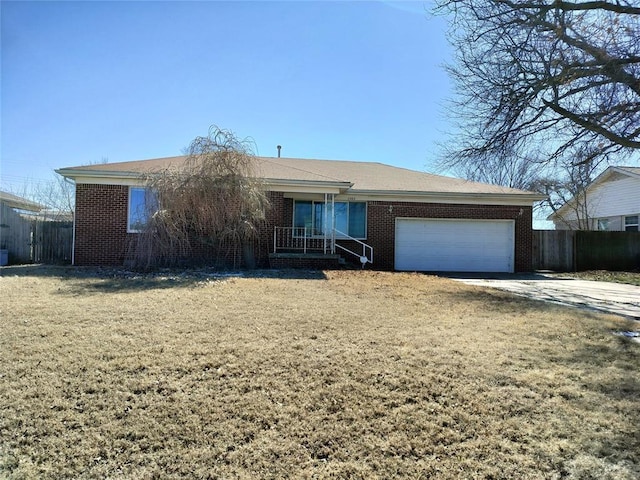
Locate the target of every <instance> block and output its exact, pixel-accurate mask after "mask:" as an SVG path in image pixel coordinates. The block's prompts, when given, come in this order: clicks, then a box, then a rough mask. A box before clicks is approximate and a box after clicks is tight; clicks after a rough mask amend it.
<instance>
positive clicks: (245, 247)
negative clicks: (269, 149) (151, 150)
mask: <svg viewBox="0 0 640 480" xmlns="http://www.w3.org/2000/svg"><path fill="white" fill-rule="evenodd" d="M254 168H255V156H254V154H253V153H252V150H251V148H250V144H249V142H248V141H246V140H239V139H238V138H237V137H236V136H235V135H234V134H233V133H232V132H230V131H228V130H222V129H220V128H218V127H215V126H212V127H211V128H210V129H209V134H208V135H207V136H205V137H197V138H196V139H195V140H193V142H191V145H190V146H189V148H188V155H187V160H186V162H185V164H184V165H180V166H178V167H176V168H170V169H166V170H164V171H159V172H153V173H151V174H149V175H146V176H145V178H144V181H145V185H146V186H147V192H148V193H147V195H148V196H149V197H148V198H147V201H146V205H147V207H148V208H149V209H150V210H149V212H148V215H147V218H148V222H147V224H146V227H145V228H144V230H143V231H142V233H141V234H139V235H137V236H136V239H135V245H134V248H133V251H134V264H135V265H136V266H138V267H144V268H150V267H154V266H158V265H174V264H175V263H176V262H178V261H180V259H181V258H185V257H188V256H190V255H192V254H193V253H194V252H195V250H196V249H197V248H199V247H212V248H213V249H215V250H217V251H218V252H222V251H227V250H229V249H230V250H231V252H232V257H233V259H234V261H235V260H236V259H237V257H238V254H239V252H242V253H243V255H244V260H245V263H247V264H249V266H252V265H251V264H252V260H253V252H252V248H253V246H254V244H255V240H256V238H257V227H258V223H259V222H261V221H262V220H264V215H265V210H266V208H267V207H268V200H267V197H266V194H265V192H264V189H263V188H262V185H261V183H260V181H259V180H258V179H257V176H256V174H255V172H254ZM234 266H235V265H234Z"/></svg>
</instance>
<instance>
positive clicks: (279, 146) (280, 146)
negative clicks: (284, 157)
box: [277, 145, 282, 158]
mask: <svg viewBox="0 0 640 480" xmlns="http://www.w3.org/2000/svg"><path fill="white" fill-rule="evenodd" d="M277 148H278V158H280V149H281V148H282V145H278V147H277Z"/></svg>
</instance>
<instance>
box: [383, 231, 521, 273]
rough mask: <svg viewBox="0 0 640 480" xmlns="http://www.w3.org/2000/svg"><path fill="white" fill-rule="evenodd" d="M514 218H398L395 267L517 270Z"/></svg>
mask: <svg viewBox="0 0 640 480" xmlns="http://www.w3.org/2000/svg"><path fill="white" fill-rule="evenodd" d="M514 254H515V222H514V221H513V220H456V219H451V220H450V219H432V218H396V226H395V269H396V270H404V271H423V272H513V271H514Z"/></svg>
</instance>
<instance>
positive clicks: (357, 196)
mask: <svg viewBox="0 0 640 480" xmlns="http://www.w3.org/2000/svg"><path fill="white" fill-rule="evenodd" d="M343 197H344V199H345V200H351V201H355V200H360V201H381V202H417V203H447V204H472V205H510V206H518V207H530V206H531V205H532V204H533V203H534V202H540V201H542V200H544V199H545V198H546V197H545V196H544V195H540V194H537V193H531V194H528V193H523V194H519V193H517V194H509V193H504V194H494V193H490V194H489V193H440V192H379V191H378V192H376V191H364V190H359V191H349V192H347V193H345V194H344V195H341V196H339V197H337V198H336V200H340V199H343Z"/></svg>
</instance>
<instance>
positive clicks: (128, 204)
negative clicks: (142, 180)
mask: <svg viewBox="0 0 640 480" xmlns="http://www.w3.org/2000/svg"><path fill="white" fill-rule="evenodd" d="M134 190H135V191H143V192H144V194H145V199H146V197H147V195H148V194H149V193H148V191H149V189H148V188H146V187H129V192H128V196H127V233H141V232H142V231H143V230H142V229H137V228H131V198H132V197H131V193H132V192H133V191H134ZM146 208H147V207H146V205H145V210H146Z"/></svg>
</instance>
